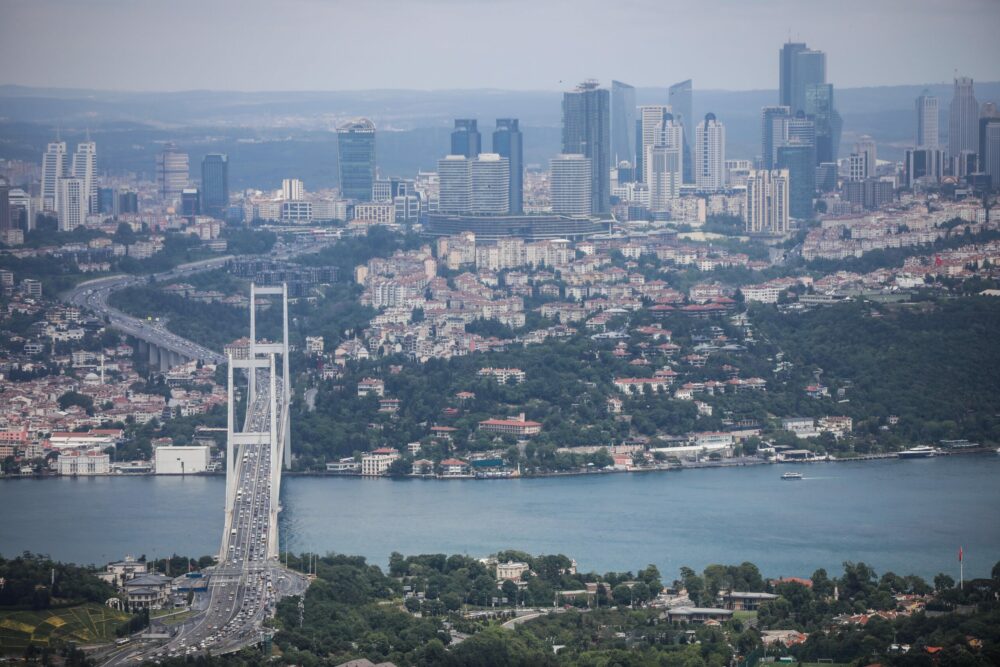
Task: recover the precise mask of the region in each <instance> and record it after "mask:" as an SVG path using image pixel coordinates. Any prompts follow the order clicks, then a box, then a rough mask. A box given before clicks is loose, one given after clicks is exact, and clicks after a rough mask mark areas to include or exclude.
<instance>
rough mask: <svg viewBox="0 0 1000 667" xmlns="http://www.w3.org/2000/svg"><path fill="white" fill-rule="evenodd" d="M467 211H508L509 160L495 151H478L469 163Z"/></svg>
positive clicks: (489, 213)
mask: <svg viewBox="0 0 1000 667" xmlns="http://www.w3.org/2000/svg"><path fill="white" fill-rule="evenodd" d="M470 180H471V187H472V190H471V199H470V201H469V212H470V213H477V214H480V215H505V214H507V213H509V212H510V161H509V160H508V159H507V158H505V157H501V156H500V155H498V154H497V153H480V154H479V155H478V156H476V158H475V159H474V160H472V163H471V165H470Z"/></svg>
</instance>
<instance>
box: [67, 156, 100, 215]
mask: <svg viewBox="0 0 1000 667" xmlns="http://www.w3.org/2000/svg"><path fill="white" fill-rule="evenodd" d="M70 173H71V174H72V175H73V178H79V179H80V180H81V181H83V191H84V193H86V197H87V211H88V212H89V213H97V207H98V202H97V144H96V143H94V142H93V141H84V142H82V143H79V144H77V145H76V152H75V153H73V168H72V170H71V172H70Z"/></svg>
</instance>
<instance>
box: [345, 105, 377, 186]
mask: <svg viewBox="0 0 1000 667" xmlns="http://www.w3.org/2000/svg"><path fill="white" fill-rule="evenodd" d="M337 149H338V152H339V157H340V195H341V196H342V197H344V198H345V199H354V200H357V201H371V197H372V184H373V183H374V182H375V123H373V122H371V121H370V120H368V119H367V118H358V119H356V120H352V121H350V122H348V123H344V124H343V125H341V126H340V127H339V128H337Z"/></svg>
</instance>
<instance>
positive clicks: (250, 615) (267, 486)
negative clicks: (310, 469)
mask: <svg viewBox="0 0 1000 667" xmlns="http://www.w3.org/2000/svg"><path fill="white" fill-rule="evenodd" d="M257 373H258V380H257V387H258V388H259V389H258V391H257V394H256V396H255V400H254V404H253V406H251V409H250V410H249V411H248V414H247V418H246V422H245V425H244V429H243V430H244V431H253V432H261V431H267V430H268V428H269V426H270V387H269V384H270V376H269V374H268V372H267V371H257ZM277 391H278V392H280V391H282V389H281V386H280V384H278V389H277ZM278 397H279V398H280V393H279V395H278ZM279 403H280V401H279ZM240 452H241V455H240V459H239V461H238V463H237V470H236V486H235V491H236V499H235V502H234V505H233V515H232V516H233V518H232V524H231V525H232V527H231V529H230V531H229V534H228V535H224V536H223V553H224V554H225V557H224V559H223V560H222V561H221V562H220V563H219V564H218V565H217V566H215V567H214V568H210V569H209V570H207V571H206V573H207V575H208V577H209V586H208V592H207V593H204V594H200V596H199V598H198V599H197V600H196V601H195V602H194V604H192V608H196V609H198V613H197V614H196V615H195V616H194V617H192V618H191V619H189V620H188V621H186V622H185V623H183V624H181V625H179V626H178V627H177V628H175V629H174V630H173V635H172V636H171V637H170V638H169V639H167V640H166V641H165V642H164V641H162V640H161V641H149V640H147V641H140V642H138V643H135V644H129V645H125V646H123V647H119V648H116V649H115V650H114V651H113V652H112V653H111V654H108V655H105V656H104V659H105V662H104V664H105V665H109V666H112V667H118V666H120V665H135V664H139V663H141V662H146V661H156V660H158V659H163V658H168V657H171V658H176V657H185V656H189V655H190V656H193V655H198V654H202V653H208V652H210V653H212V654H213V655H219V654H223V653H230V652H233V651H237V650H239V649H241V648H243V647H245V646H249V645H253V644H256V643H258V642H260V641H261V640H262V639H263V638H265V637H266V632H267V631H266V630H265V629H264V628H263V622H264V620H265V619H266V618H268V617H270V616H272V615H273V614H274V610H275V605H276V603H277V600H278V599H280V598H282V597H284V596H286V595H298V594H301V593H302V592H304V591H305V589H306V586H307V585H308V581H307V579H306V578H305V577H304V576H302V575H301V574H298V573H296V572H292V571H290V570H287V569H285V568H284V567H282V566H281V565H280V563H279V562H278V560H277V559H269V558H268V557H267V554H268V546H269V545H268V540H269V539H270V535H271V532H270V522H271V521H275V520H277V514H276V513H275V512H272V507H271V484H272V480H271V452H270V449H269V447H268V445H267V444H244V445H242V446H241V449H240ZM279 474H280V471H279Z"/></svg>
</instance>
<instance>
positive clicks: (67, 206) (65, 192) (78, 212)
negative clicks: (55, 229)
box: [56, 177, 87, 232]
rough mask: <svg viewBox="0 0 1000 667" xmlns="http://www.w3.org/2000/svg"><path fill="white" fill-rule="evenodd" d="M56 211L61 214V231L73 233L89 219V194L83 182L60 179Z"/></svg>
mask: <svg viewBox="0 0 1000 667" xmlns="http://www.w3.org/2000/svg"><path fill="white" fill-rule="evenodd" d="M56 192H57V194H56V209H57V210H58V212H59V231H60V232H71V231H73V230H74V229H76V228H77V227H80V226H81V225H83V223H84V222H85V221H86V219H87V193H86V190H84V184H83V180H82V179H79V178H72V177H65V178H60V179H59V182H58V184H57V186H56Z"/></svg>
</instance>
